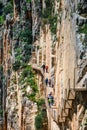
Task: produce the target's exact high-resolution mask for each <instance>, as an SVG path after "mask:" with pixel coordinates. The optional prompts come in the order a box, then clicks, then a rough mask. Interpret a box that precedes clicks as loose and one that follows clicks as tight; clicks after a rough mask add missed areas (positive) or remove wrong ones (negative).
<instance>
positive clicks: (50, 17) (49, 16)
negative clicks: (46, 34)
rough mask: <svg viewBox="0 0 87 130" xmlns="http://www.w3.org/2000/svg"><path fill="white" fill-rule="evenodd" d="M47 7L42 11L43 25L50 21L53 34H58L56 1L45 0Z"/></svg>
mask: <svg viewBox="0 0 87 130" xmlns="http://www.w3.org/2000/svg"><path fill="white" fill-rule="evenodd" d="M45 2H46V8H45V9H44V10H43V12H42V23H43V25H44V24H46V23H48V24H50V30H51V33H52V34H56V29H57V16H56V14H55V13H54V6H53V4H54V1H53V0H45Z"/></svg>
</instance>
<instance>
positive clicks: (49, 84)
mask: <svg viewBox="0 0 87 130" xmlns="http://www.w3.org/2000/svg"><path fill="white" fill-rule="evenodd" d="M48 83H49V87H51V79H49V81H48Z"/></svg>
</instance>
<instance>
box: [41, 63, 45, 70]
mask: <svg viewBox="0 0 87 130" xmlns="http://www.w3.org/2000/svg"><path fill="white" fill-rule="evenodd" d="M41 67H42V69H43V72H45V64H43V65H42V66H41Z"/></svg>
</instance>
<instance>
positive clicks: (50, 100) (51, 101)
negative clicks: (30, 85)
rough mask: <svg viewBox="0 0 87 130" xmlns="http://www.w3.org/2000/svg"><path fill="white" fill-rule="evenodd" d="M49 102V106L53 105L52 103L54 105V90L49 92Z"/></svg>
mask: <svg viewBox="0 0 87 130" xmlns="http://www.w3.org/2000/svg"><path fill="white" fill-rule="evenodd" d="M47 98H48V104H49V107H51V106H52V105H53V103H54V97H53V96H52V92H50V93H49V94H48V97H47Z"/></svg>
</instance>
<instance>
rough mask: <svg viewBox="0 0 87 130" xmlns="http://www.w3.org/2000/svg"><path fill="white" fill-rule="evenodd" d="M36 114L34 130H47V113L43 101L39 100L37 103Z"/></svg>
mask: <svg viewBox="0 0 87 130" xmlns="http://www.w3.org/2000/svg"><path fill="white" fill-rule="evenodd" d="M37 105H38V114H37V116H36V118H35V126H36V130H46V129H47V113H46V108H45V101H44V99H39V100H38V101H37Z"/></svg>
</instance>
